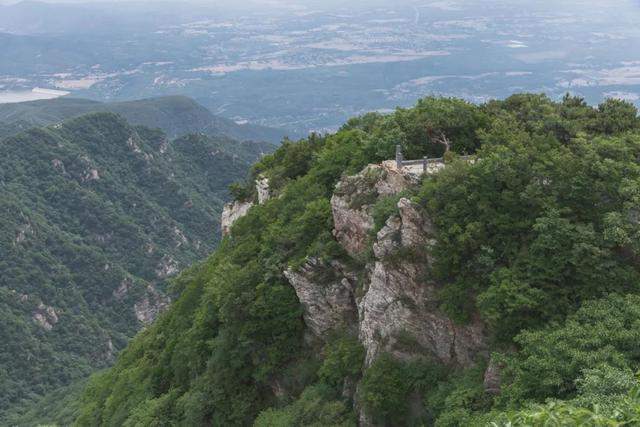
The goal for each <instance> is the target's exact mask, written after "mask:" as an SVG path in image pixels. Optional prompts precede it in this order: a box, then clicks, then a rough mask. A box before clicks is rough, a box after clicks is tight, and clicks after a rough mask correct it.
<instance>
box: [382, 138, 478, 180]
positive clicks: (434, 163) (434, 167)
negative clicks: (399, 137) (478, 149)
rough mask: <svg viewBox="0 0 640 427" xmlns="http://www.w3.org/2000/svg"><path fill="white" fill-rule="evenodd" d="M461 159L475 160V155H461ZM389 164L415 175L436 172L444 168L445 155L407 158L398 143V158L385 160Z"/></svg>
mask: <svg viewBox="0 0 640 427" xmlns="http://www.w3.org/2000/svg"><path fill="white" fill-rule="evenodd" d="M458 158H459V159H462V160H466V161H473V159H474V157H473V156H459V157H458ZM385 163H386V164H387V165H388V166H391V163H393V167H394V168H395V169H396V170H398V171H401V172H403V173H409V174H413V175H423V174H434V173H436V172H438V171H440V170H441V169H443V168H444V166H445V162H444V157H432V158H429V157H427V156H425V157H423V158H422V159H417V160H405V159H404V155H403V153H402V147H401V146H400V145H396V159H395V161H394V160H387V161H386V162H385Z"/></svg>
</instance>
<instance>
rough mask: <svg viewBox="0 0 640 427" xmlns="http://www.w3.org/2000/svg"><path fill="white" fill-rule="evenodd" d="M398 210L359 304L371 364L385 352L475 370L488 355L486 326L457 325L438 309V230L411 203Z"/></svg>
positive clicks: (377, 246) (377, 247)
mask: <svg viewBox="0 0 640 427" xmlns="http://www.w3.org/2000/svg"><path fill="white" fill-rule="evenodd" d="M398 210H399V215H398V216H394V217H391V218H389V220H388V221H387V224H386V226H385V227H384V228H383V229H382V230H380V232H379V233H378V235H377V241H376V243H374V246H373V251H374V255H375V262H374V264H373V268H372V270H373V272H372V274H371V278H370V280H369V282H368V286H367V287H366V288H365V292H364V297H363V298H362V300H361V301H360V303H359V313H360V316H359V318H360V340H361V342H362V344H363V345H364V347H365V350H366V362H367V364H370V363H372V362H373V361H374V360H375V359H376V357H377V356H378V355H379V354H380V352H381V351H385V352H389V353H391V354H393V355H394V356H396V357H398V358H401V359H402V358H411V357H413V356H418V355H425V354H428V355H430V356H432V357H434V358H436V359H437V360H439V361H441V362H442V363H445V364H449V365H461V366H470V365H471V364H473V363H474V360H475V359H477V356H478V354H479V353H483V352H484V351H485V342H484V341H485V340H484V333H483V326H482V324H481V323H480V322H471V323H470V324H467V325H456V324H455V323H454V322H453V321H452V320H451V319H449V318H448V316H447V315H446V314H445V313H443V312H442V311H441V310H440V309H439V308H438V298H437V293H438V284H437V283H436V282H435V281H433V279H432V278H431V275H430V268H431V264H432V259H431V248H432V247H433V245H434V244H435V240H434V231H433V226H432V224H431V222H430V221H429V219H428V218H426V217H425V216H424V215H423V214H422V213H421V212H420V211H419V209H418V207H417V206H415V205H414V204H413V203H412V202H411V201H410V200H408V199H400V201H399V202H398Z"/></svg>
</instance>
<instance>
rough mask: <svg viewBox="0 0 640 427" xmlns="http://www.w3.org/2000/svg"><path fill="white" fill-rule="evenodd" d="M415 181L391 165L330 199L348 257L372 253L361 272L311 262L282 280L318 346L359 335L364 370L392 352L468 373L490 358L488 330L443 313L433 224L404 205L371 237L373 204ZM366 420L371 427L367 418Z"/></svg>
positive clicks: (374, 168) (349, 182) (368, 172)
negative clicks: (347, 333) (334, 334)
mask: <svg viewBox="0 0 640 427" xmlns="http://www.w3.org/2000/svg"><path fill="white" fill-rule="evenodd" d="M417 182H418V177H417V176H416V175H415V174H412V173H407V172H403V171H398V170H397V169H396V168H395V167H393V165H391V164H390V163H386V162H385V163H383V164H381V165H370V166H368V167H367V168H365V169H364V170H363V171H362V172H360V173H359V174H357V175H354V176H348V177H344V178H343V179H342V180H341V181H340V182H339V183H338V184H337V186H336V189H335V192H334V195H333V197H332V199H331V208H332V213H333V219H334V230H333V234H334V236H335V238H336V240H337V241H338V242H339V243H340V245H341V246H342V247H343V248H344V249H345V250H346V252H347V253H348V254H349V255H350V256H352V257H355V258H359V259H362V258H363V257H366V253H367V252H368V251H369V250H371V251H370V252H369V253H370V254H371V255H369V256H368V258H367V259H366V261H365V262H364V265H363V266H361V267H360V268H354V267H352V268H351V269H350V268H348V267H346V265H345V264H344V263H343V262H339V261H331V262H322V261H320V260H318V259H315V258H314V259H308V260H307V262H306V263H305V264H304V265H303V266H302V267H301V268H299V269H297V270H291V269H289V270H287V271H285V272H284V274H285V277H286V278H287V279H288V280H289V282H290V283H291V285H292V286H293V288H294V289H295V291H296V294H297V296H298V298H299V299H300V302H301V304H302V306H303V307H304V320H305V323H306V325H307V327H308V329H309V331H310V332H311V333H312V334H313V335H314V337H315V339H317V340H320V341H323V340H326V339H327V338H328V336H329V335H328V334H329V332H331V331H333V330H336V329H344V328H346V329H348V330H352V331H354V332H355V333H357V335H358V338H359V340H360V342H361V344H362V345H363V347H364V349H365V365H366V366H370V365H371V364H372V363H373V362H374V361H375V360H376V358H377V357H378V356H379V355H380V354H381V353H389V354H391V355H392V356H393V357H395V358H398V359H400V360H411V359H413V358H416V357H420V356H429V357H432V358H434V359H435V360H438V361H440V362H441V363H443V364H445V365H449V366H457V367H469V366H472V365H473V364H474V363H475V362H476V361H478V360H481V359H486V357H487V344H486V338H485V329H484V327H483V324H482V322H481V321H480V320H479V319H474V320H472V321H471V322H470V323H468V324H465V325H458V324H456V323H455V322H454V321H452V320H451V319H450V318H449V317H448V316H447V315H446V314H445V313H443V312H442V311H441V310H440V309H439V301H438V290H439V288H440V285H439V284H438V283H437V282H436V281H435V280H434V279H433V277H432V274H431V272H430V270H431V267H432V261H433V260H432V256H431V249H432V247H433V245H434V244H435V242H436V240H435V238H436V235H435V230H434V227H433V225H432V223H431V220H430V218H429V217H428V216H427V215H425V213H424V212H423V211H422V210H421V209H420V208H419V207H418V206H417V205H416V204H414V203H412V202H411V200H409V199H407V198H400V199H399V201H398V203H397V214H394V215H392V216H391V217H390V218H388V220H387V221H386V224H385V225H384V227H382V229H380V230H379V231H377V233H376V232H375V230H374V219H373V207H374V204H375V203H376V202H377V201H379V200H381V199H382V198H385V197H392V196H396V195H398V194H399V193H401V192H403V191H405V190H408V189H410V188H411V187H413V186H415V185H416V184H417ZM355 264H356V265H358V264H357V263H355ZM361 421H362V422H363V423H365V424H366V416H364V415H363V414H361Z"/></svg>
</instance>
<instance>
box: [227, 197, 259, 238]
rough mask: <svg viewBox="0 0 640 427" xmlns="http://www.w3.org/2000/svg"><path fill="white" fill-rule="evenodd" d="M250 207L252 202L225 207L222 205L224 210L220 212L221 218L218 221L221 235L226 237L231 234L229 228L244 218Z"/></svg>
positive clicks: (228, 204)
mask: <svg viewBox="0 0 640 427" xmlns="http://www.w3.org/2000/svg"><path fill="white" fill-rule="evenodd" d="M252 206H253V203H252V202H238V201H235V202H232V203H227V204H226V205H224V209H223V210H222V218H221V219H220V227H221V228H222V235H223V236H226V235H228V234H229V233H230V232H231V226H232V225H233V223H234V222H236V221H237V220H238V219H240V218H242V217H243V216H245V215H246V214H247V212H249V209H251V207H252Z"/></svg>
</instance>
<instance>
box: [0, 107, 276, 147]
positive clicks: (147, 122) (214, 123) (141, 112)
mask: <svg viewBox="0 0 640 427" xmlns="http://www.w3.org/2000/svg"><path fill="white" fill-rule="evenodd" d="M92 112H112V113H117V114H120V115H122V116H123V117H124V118H125V119H127V121H129V122H130V123H131V124H133V125H142V126H146V127H150V128H160V129H162V130H163V131H164V132H165V133H166V134H167V135H168V136H169V137H170V138H176V137H179V136H184V135H186V134H190V133H204V134H207V135H210V136H226V137H229V138H232V139H236V140H240V141H254V142H256V143H260V142H267V143H270V144H277V143H279V142H280V141H281V140H282V139H283V138H284V137H285V136H286V134H285V133H284V132H282V131H280V130H277V129H272V128H267V127H262V126H256V125H238V124H237V123H235V122H234V121H233V120H229V119H225V118H222V117H219V116H215V115H214V114H212V113H211V112H210V111H209V110H208V109H206V108H205V107H203V106H202V105H200V104H198V103H197V102H196V101H195V100H193V99H191V98H188V97H185V96H163V97H154V98H147V99H142V100H134V101H118V102H109V103H105V102H99V101H93V100H88V99H82V98H70V97H61V98H56V99H49V100H39V101H29V102H22V103H12V104H0V123H4V124H5V126H7V127H9V126H12V127H13V128H17V130H18V131H19V130H26V129H28V127H30V126H45V125H49V124H54V123H57V122H60V121H62V120H66V119H69V118H72V117H75V116H80V115H83V114H87V113H92ZM1 131H2V130H1V129H0V132H1ZM10 132H14V133H15V132H16V129H10V130H7V134H6V135H5V136H8V134H9V133H10ZM1 136H2V134H0V137H1Z"/></svg>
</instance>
